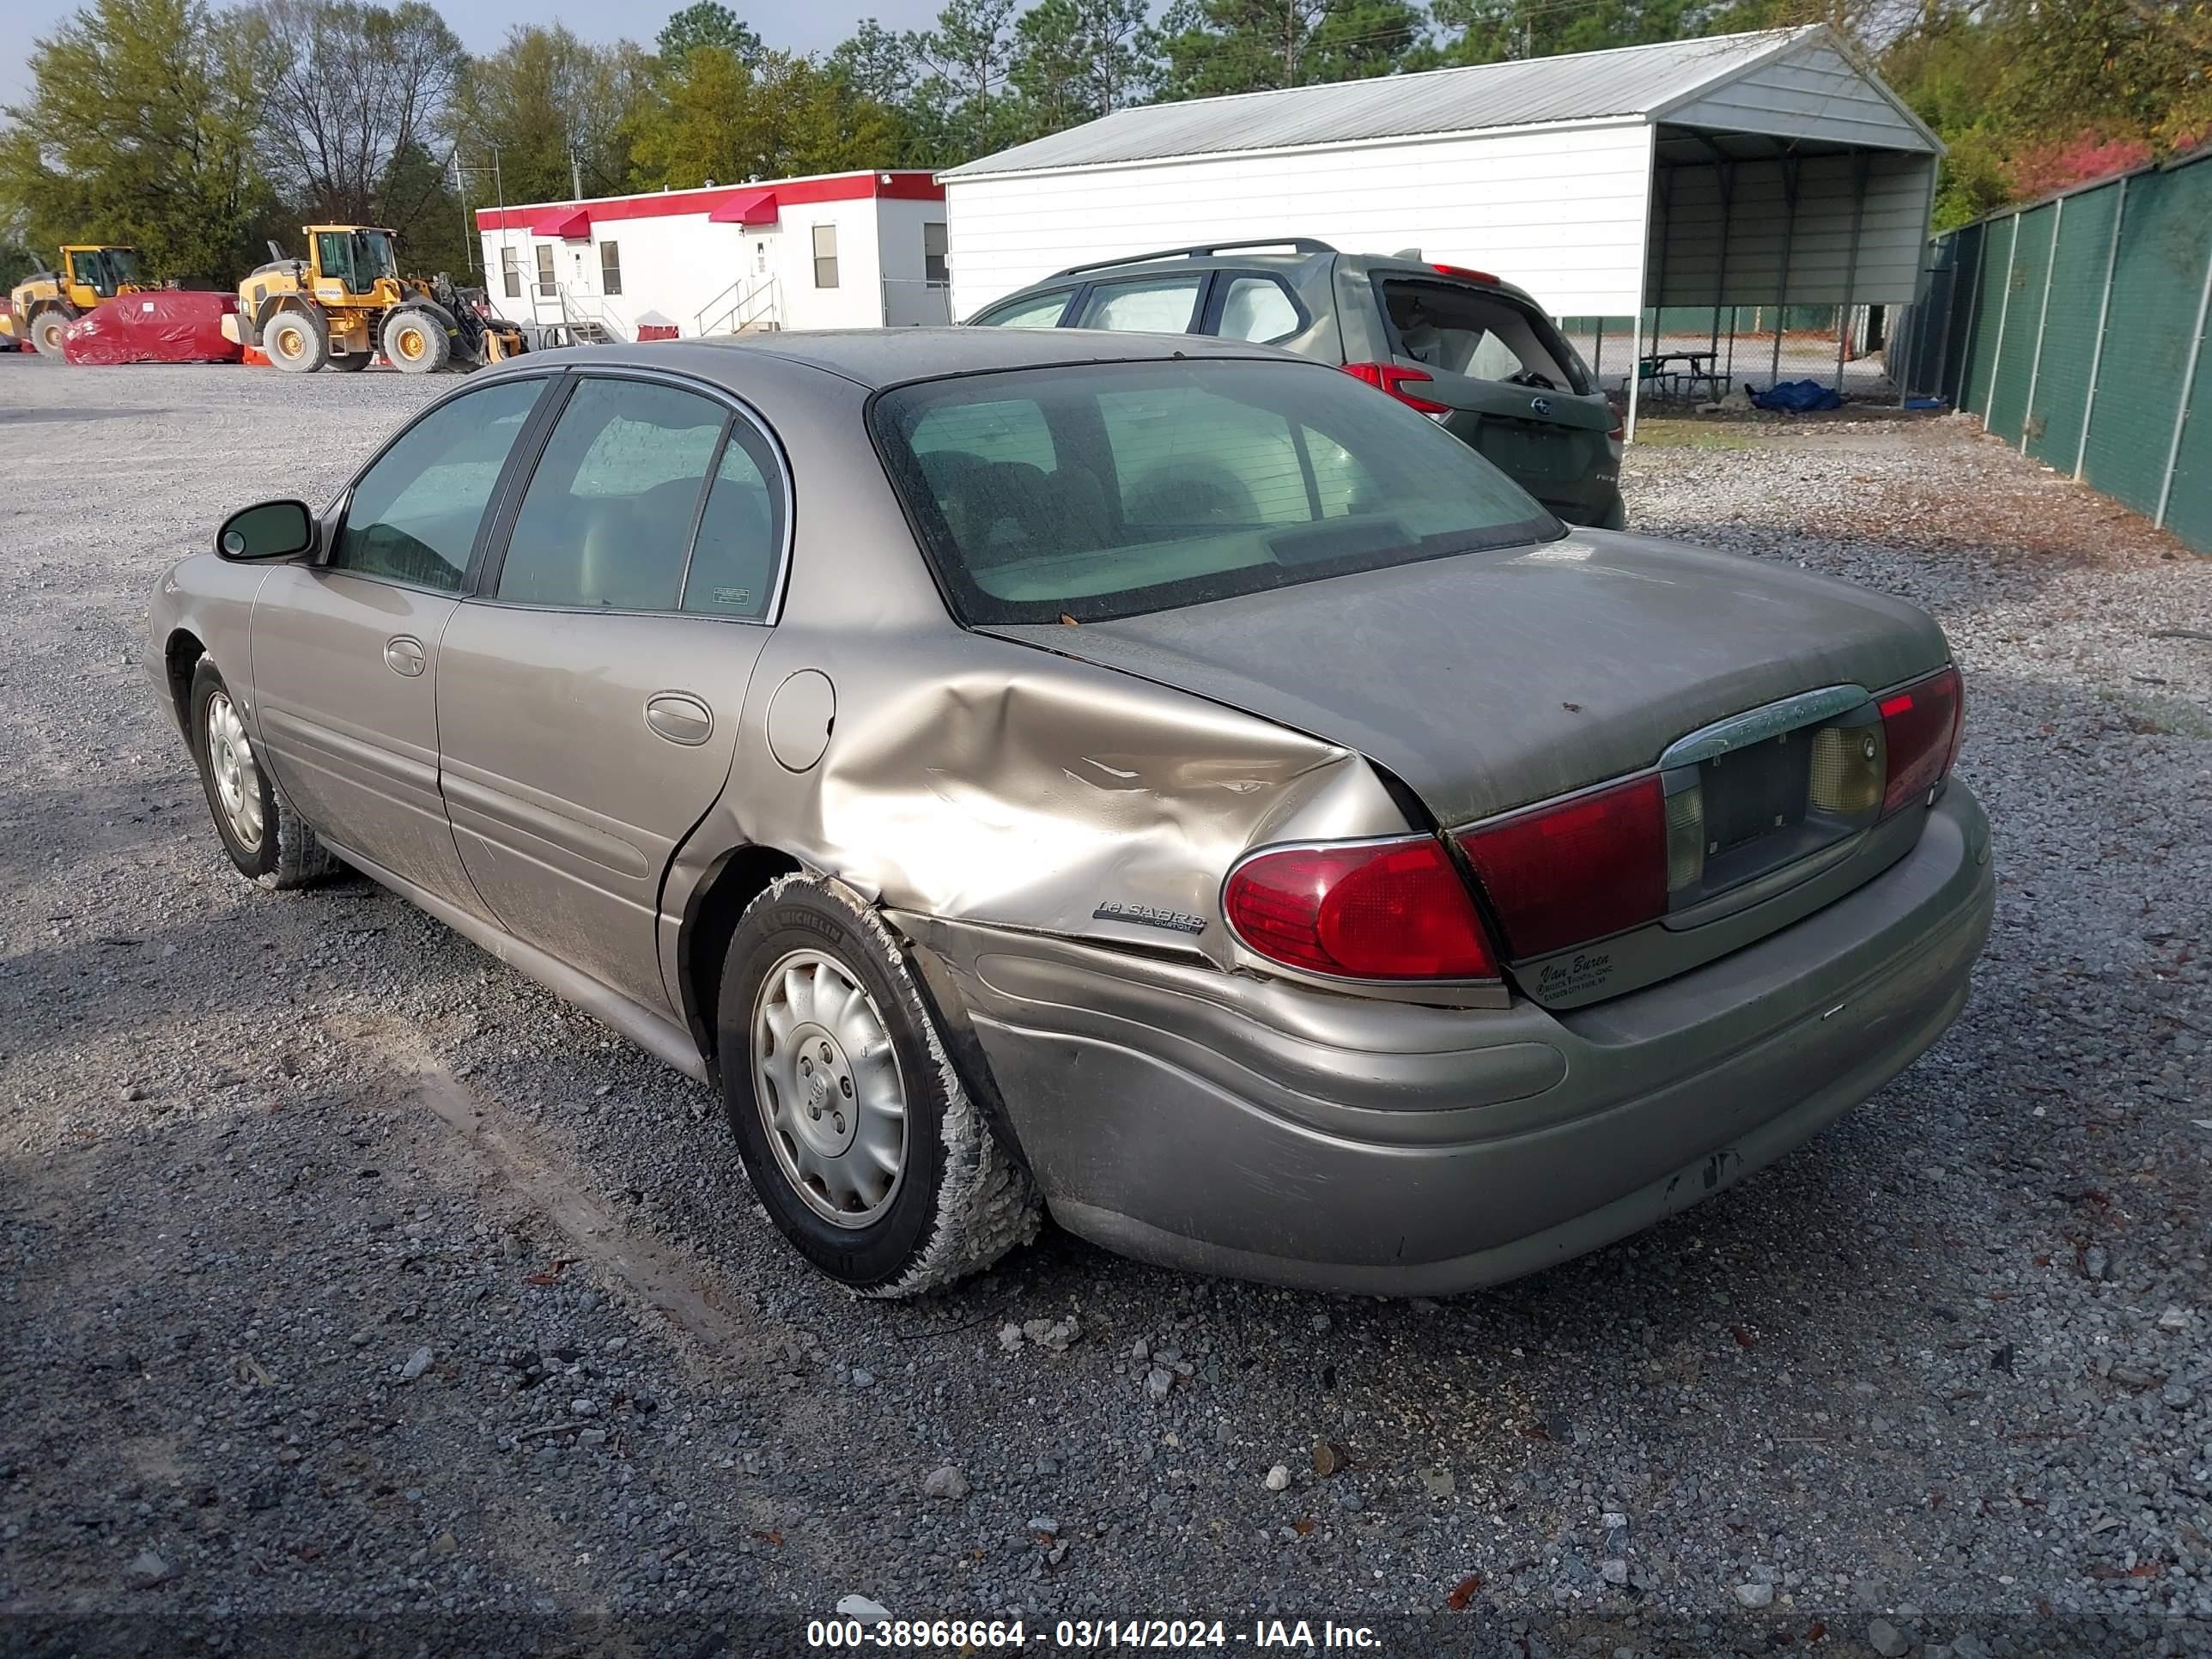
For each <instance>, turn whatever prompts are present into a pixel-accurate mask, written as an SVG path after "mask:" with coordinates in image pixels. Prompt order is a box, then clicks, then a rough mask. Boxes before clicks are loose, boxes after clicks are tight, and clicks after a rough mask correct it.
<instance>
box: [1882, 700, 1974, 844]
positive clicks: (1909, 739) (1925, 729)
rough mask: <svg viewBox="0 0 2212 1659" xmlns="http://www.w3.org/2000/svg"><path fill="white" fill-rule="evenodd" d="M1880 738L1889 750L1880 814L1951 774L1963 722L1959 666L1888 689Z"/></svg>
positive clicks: (1921, 792) (1964, 715)
mask: <svg viewBox="0 0 2212 1659" xmlns="http://www.w3.org/2000/svg"><path fill="white" fill-rule="evenodd" d="M1965 731H1966V687H1965V686H1964V685H1963V684H1960V679H1959V671H1958V670H1957V669H1955V668H1945V669H1942V670H1940V671H1937V672H1936V673H1933V674H1930V675H1929V677H1928V678H1926V679H1924V680H1917V681H1915V682H1914V683H1913V684H1911V685H1908V686H1906V687H1905V689H1904V690H1902V691H1893V692H1892V693H1891V694H1890V695H1889V696H1886V697H1884V698H1883V699H1882V700H1881V738H1882V744H1883V746H1884V747H1885V748H1886V749H1887V750H1888V754H1889V783H1888V786H1887V787H1886V788H1885V789H1884V790H1883V791H1882V796H1881V815H1882V817H1888V816H1889V815H1890V814H1891V813H1893V812H1894V811H1899V809H1900V808H1902V807H1905V806H1907V805H1911V802H1912V800H1913V799H1914V798H1915V797H1917V796H1919V795H1923V794H1925V793H1927V792H1928V791H1929V790H1930V789H1933V788H1934V787H1936V785H1937V784H1939V783H1941V782H1942V781H1943V780H1944V779H1945V778H1947V777H1948V776H1949V775H1950V774H1951V764H1952V763H1953V762H1954V761H1955V760H1957V759H1958V758H1959V739H1960V738H1961V737H1962V736H1963V735H1964V734H1965Z"/></svg>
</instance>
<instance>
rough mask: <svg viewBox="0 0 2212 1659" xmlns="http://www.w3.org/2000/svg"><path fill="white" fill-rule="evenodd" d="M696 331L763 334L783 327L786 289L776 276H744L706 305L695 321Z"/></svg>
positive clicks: (693, 328) (692, 320)
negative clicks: (784, 293)
mask: <svg viewBox="0 0 2212 1659" xmlns="http://www.w3.org/2000/svg"><path fill="white" fill-rule="evenodd" d="M691 325H692V331H693V332H694V333H695V334H698V335H701V336H705V335H709V334H760V333H766V332H768V331H771V330H774V329H780V328H781V327H782V326H783V289H782V285H781V283H779V282H778V280H777V279H776V277H775V276H774V275H773V274H770V275H769V276H750V277H748V276H740V277H738V280H737V281H736V282H734V283H731V284H730V285H729V287H727V288H726V289H723V290H722V291H721V292H720V294H717V295H715V296H714V298H713V299H711V300H709V301H707V303H706V304H705V305H703V306H702V307H700V308H699V310H698V313H697V314H696V315H695V316H694V317H693V318H692V319H691Z"/></svg>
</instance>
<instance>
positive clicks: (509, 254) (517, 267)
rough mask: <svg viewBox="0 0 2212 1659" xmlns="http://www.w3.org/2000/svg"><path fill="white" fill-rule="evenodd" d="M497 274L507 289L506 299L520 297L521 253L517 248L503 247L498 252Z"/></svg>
mask: <svg viewBox="0 0 2212 1659" xmlns="http://www.w3.org/2000/svg"><path fill="white" fill-rule="evenodd" d="M499 274H500V278H501V283H503V285H504V286H505V288H506V289H507V298H508V299H510V300H520V298H521V297H522V253H521V251H520V249H518V248H511V247H503V248H501V249H500V251H499Z"/></svg>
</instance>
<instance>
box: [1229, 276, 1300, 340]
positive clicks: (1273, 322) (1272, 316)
mask: <svg viewBox="0 0 2212 1659" xmlns="http://www.w3.org/2000/svg"><path fill="white" fill-rule="evenodd" d="M1297 331H1298V308H1297V306H1295V305H1293V304H1292V303H1291V296H1290V295H1288V294H1287V293H1285V291H1284V289H1283V285H1282V284H1281V283H1279V282H1277V281H1276V280H1275V279H1274V278H1273V277H1272V276H1232V277H1231V278H1230V279H1229V286H1228V289H1227V291H1226V292H1225V293H1224V295H1222V299H1221V326H1220V328H1219V329H1218V330H1217V332H1218V333H1219V334H1220V335H1221V336H1222V337H1223V338H1225V339H1230V340H1258V341H1261V342H1262V343H1265V342H1267V341H1269V340H1284V339H1288V338H1289V337H1291V335H1293V334H1295V333H1297Z"/></svg>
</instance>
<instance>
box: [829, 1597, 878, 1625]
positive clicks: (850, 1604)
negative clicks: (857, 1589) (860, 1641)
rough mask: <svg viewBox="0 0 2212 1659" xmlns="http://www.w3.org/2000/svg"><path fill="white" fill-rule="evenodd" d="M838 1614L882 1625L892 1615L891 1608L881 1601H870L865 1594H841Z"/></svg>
mask: <svg viewBox="0 0 2212 1659" xmlns="http://www.w3.org/2000/svg"><path fill="white" fill-rule="evenodd" d="M837 1616H838V1617H839V1618H840V1619H857V1620H860V1622H861V1623H862V1624H863V1625H880V1624H883V1623H884V1621H886V1620H889V1619H890V1616H891V1613H890V1608H889V1607H885V1606H884V1604H883V1603H882V1602H880V1601H870V1600H869V1599H868V1598H867V1597H866V1596H865V1595H841V1596H839V1597H838V1598H837Z"/></svg>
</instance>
